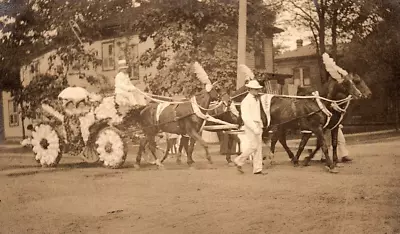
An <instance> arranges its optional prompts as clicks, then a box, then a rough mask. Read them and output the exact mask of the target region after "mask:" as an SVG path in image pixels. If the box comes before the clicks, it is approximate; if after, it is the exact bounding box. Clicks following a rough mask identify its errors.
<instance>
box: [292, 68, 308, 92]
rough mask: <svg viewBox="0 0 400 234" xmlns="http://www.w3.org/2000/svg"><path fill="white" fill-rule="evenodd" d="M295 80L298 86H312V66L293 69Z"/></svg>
mask: <svg viewBox="0 0 400 234" xmlns="http://www.w3.org/2000/svg"><path fill="white" fill-rule="evenodd" d="M293 80H294V82H293V83H294V84H295V85H297V86H301V87H304V86H310V85H311V78H310V68H309V67H298V68H294V69H293Z"/></svg>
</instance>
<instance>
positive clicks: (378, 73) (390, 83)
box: [341, 0, 400, 129]
mask: <svg viewBox="0 0 400 234" xmlns="http://www.w3.org/2000/svg"><path fill="white" fill-rule="evenodd" d="M375 3H376V4H377V5H378V6H379V9H378V11H377V14H378V15H379V17H380V18H381V20H380V22H379V23H378V24H376V25H375V26H374V27H373V28H372V30H371V33H369V34H368V35H367V36H365V37H364V36H360V37H354V38H353V40H352V42H351V43H350V45H349V48H348V50H347V51H346V53H345V56H344V58H343V60H342V61H341V62H343V63H344V64H346V65H347V66H349V68H350V69H351V70H354V71H356V72H357V73H359V74H360V75H362V76H364V77H366V78H367V79H368V83H369V84H370V86H371V87H372V88H373V93H374V96H375V97H376V98H382V97H387V99H386V100H384V102H383V103H382V104H381V105H387V104H388V102H389V103H393V106H394V108H393V109H394V112H395V113H396V115H395V121H396V126H397V129H399V128H400V119H399V114H400V107H399V101H400V100H399V89H400V60H399V59H396V58H399V56H400V32H399V28H400V6H399V5H398V4H396V3H394V2H393V1H390V0H377V1H375Z"/></svg>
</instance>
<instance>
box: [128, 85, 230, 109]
mask: <svg viewBox="0 0 400 234" xmlns="http://www.w3.org/2000/svg"><path fill="white" fill-rule="evenodd" d="M136 91H139V92H140V93H141V94H142V95H144V96H145V97H146V98H148V99H150V100H152V101H154V102H157V103H169V104H183V103H188V102H190V103H192V104H193V105H196V106H197V107H198V108H200V109H202V110H204V111H212V110H215V109H217V108H218V107H220V106H221V105H222V104H223V101H219V103H218V104H217V105H216V106H215V107H213V108H204V107H202V106H200V105H199V104H198V103H197V100H196V96H193V97H192V98H191V99H189V100H186V99H185V100H182V101H172V100H171V101H164V100H160V99H157V98H154V97H159V98H166V99H171V98H170V97H165V96H160V95H155V94H148V93H146V92H143V91H142V90H140V89H137V90H136Z"/></svg>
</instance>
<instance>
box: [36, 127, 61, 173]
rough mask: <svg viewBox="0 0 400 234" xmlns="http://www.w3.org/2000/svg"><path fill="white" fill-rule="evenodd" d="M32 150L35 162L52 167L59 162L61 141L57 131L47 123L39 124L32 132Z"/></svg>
mask: <svg viewBox="0 0 400 234" xmlns="http://www.w3.org/2000/svg"><path fill="white" fill-rule="evenodd" d="M31 144H32V146H33V147H32V150H33V153H34V155H35V160H36V162H38V163H40V164H41V165H42V166H44V167H54V166H57V164H58V163H59V162H60V159H61V156H62V151H61V147H60V146H61V141H60V137H59V136H58V135H57V132H56V131H55V130H54V129H53V128H52V127H51V126H50V125H47V124H41V125H40V126H38V127H36V128H35V130H34V131H33V132H32V141H31Z"/></svg>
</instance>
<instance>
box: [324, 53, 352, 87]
mask: <svg viewBox="0 0 400 234" xmlns="http://www.w3.org/2000/svg"><path fill="white" fill-rule="evenodd" d="M322 60H323V62H324V64H325V68H326V70H327V71H328V72H329V75H331V76H332V78H333V79H335V80H337V81H338V82H339V83H341V82H343V78H342V75H343V76H347V75H348V73H347V71H346V70H344V69H342V68H340V67H339V66H338V65H336V63H335V61H334V60H333V59H332V58H331V57H329V55H328V54H327V53H324V54H323V55H322Z"/></svg>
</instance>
